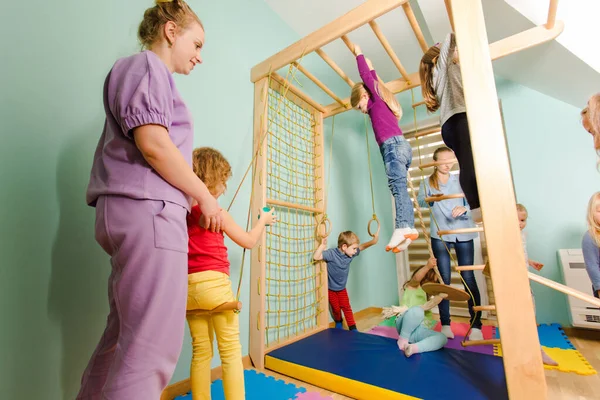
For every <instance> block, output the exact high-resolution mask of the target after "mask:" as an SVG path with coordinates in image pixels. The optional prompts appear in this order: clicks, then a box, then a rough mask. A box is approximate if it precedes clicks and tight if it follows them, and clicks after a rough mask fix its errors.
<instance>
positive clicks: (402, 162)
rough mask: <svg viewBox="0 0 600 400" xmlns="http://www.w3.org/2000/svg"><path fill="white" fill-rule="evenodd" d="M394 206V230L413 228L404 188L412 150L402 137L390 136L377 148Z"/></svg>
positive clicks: (408, 202) (410, 209)
mask: <svg viewBox="0 0 600 400" xmlns="http://www.w3.org/2000/svg"><path fill="white" fill-rule="evenodd" d="M379 150H380V152H381V157H383V163H384V165H385V173H386V175H387V177H388V186H389V188H390V191H391V192H392V195H393V196H394V202H395V205H396V222H395V227H396V228H414V227H415V215H414V211H413V205H412V201H411V199H410V196H409V195H408V190H407V188H406V175H407V172H408V167H410V163H411V162H412V148H411V147H410V144H409V143H408V142H407V141H406V139H405V138H404V136H402V135H398V136H392V137H391V138H389V139H388V140H386V141H385V142H383V143H382V144H381V146H379Z"/></svg>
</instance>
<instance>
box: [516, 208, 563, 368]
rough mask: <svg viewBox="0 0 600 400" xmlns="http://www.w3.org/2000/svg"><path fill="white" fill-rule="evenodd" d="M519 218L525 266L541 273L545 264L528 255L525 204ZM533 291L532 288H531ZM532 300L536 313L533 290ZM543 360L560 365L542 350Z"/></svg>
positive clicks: (520, 210)
mask: <svg viewBox="0 0 600 400" xmlns="http://www.w3.org/2000/svg"><path fill="white" fill-rule="evenodd" d="M517 216H518V217H519V229H520V230H521V242H522V243H523V252H524V253H525V265H526V266H530V267H532V268H534V269H535V270H536V271H540V270H541V269H542V268H544V264H542V263H540V262H537V261H533V260H531V259H529V255H528V254H527V236H526V234H525V230H524V229H525V227H526V226H527V217H528V213H527V209H526V208H525V206H524V205H523V204H517ZM530 290H531V288H530ZM531 299H532V300H533V310H534V312H535V297H534V296H533V290H531ZM542 360H543V361H544V364H546V365H552V366H556V365H558V363H557V362H556V361H554V360H553V359H552V358H550V356H549V355H548V354H546V352H545V351H544V349H543V348H542Z"/></svg>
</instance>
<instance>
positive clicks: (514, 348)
mask: <svg viewBox="0 0 600 400" xmlns="http://www.w3.org/2000/svg"><path fill="white" fill-rule="evenodd" d="M431 1H435V0H431ZM439 1H440V2H441V0H439ZM444 3H445V7H446V10H447V13H448V18H449V20H450V24H451V26H452V29H453V30H455V32H456V38H457V46H458V51H459V54H460V55H461V62H460V66H461V71H462V76H463V86H464V92H465V101H466V107H467V115H468V119H469V126H470V133H471V142H472V148H473V153H474V162H475V171H476V174H477V177H478V182H479V184H478V185H479V194H480V200H481V204H482V210H483V213H482V214H483V223H484V226H485V234H486V242H487V249H488V257H489V259H488V261H489V264H490V273H491V279H492V282H493V285H494V292H495V301H496V312H497V315H498V324H499V327H500V329H501V330H502V332H503V334H502V339H501V341H502V350H503V362H504V366H505V373H506V381H507V386H508V393H509V396H510V398H511V399H527V400H529V399H542V398H546V394H547V388H546V381H545V377H544V370H543V366H542V360H541V355H540V351H539V341H538V337H537V330H536V326H535V317H534V310H533V303H532V300H531V296H530V292H529V279H532V280H535V281H537V282H539V283H541V284H545V285H547V286H549V287H552V288H554V289H556V290H561V291H563V292H565V293H567V294H570V295H576V294H577V293H574V292H575V291H573V290H572V289H568V288H566V289H565V288H564V287H561V286H560V284H556V283H554V282H552V281H548V280H543V279H537V278H535V279H534V277H533V276H528V275H527V271H526V270H525V268H523V267H522V266H523V265H525V259H524V253H523V251H522V246H521V243H520V242H521V239H520V233H519V228H518V223H517V215H516V207H515V196H514V188H513V183H512V177H511V172H510V167H509V159H508V153H507V149H506V142H505V139H504V133H503V127H502V121H501V117H500V111H499V109H498V98H497V94H496V88H495V81H494V74H493V69H492V60H496V59H499V58H502V57H505V56H508V55H510V54H514V53H517V52H519V51H522V50H525V49H528V48H531V47H534V46H537V45H539V44H542V43H545V42H548V41H551V40H553V39H555V38H556V37H557V36H558V35H559V34H560V33H561V32H562V30H563V23H562V22H561V21H557V20H556V8H557V3H558V1H557V0H550V2H549V3H550V5H549V11H548V19H547V22H546V23H545V24H544V25H540V26H536V27H533V28H531V29H528V30H526V31H524V32H520V33H517V34H515V35H512V36H509V37H507V38H504V39H502V40H499V41H497V42H494V43H491V44H489V43H488V37H487V32H486V28H485V21H484V18H483V8H482V4H481V0H444ZM400 7H401V8H402V10H403V12H404V15H405V17H406V18H407V21H408V23H409V24H410V26H411V28H412V30H413V32H414V34H415V38H416V39H417V42H418V43H419V46H420V48H421V49H422V51H423V52H425V51H426V50H427V48H428V44H427V43H426V41H425V39H424V36H423V33H422V31H421V28H420V26H419V23H418V21H417V19H416V18H415V15H414V12H413V10H412V8H411V6H410V3H409V2H408V1H407V0H366V1H364V2H363V3H362V4H361V5H359V6H358V7H356V8H354V9H353V10H351V11H349V12H348V13H346V14H345V15H343V16H341V17H339V18H337V19H336V20H334V21H332V22H330V23H329V24H327V25H325V26H323V27H321V28H320V29H317V30H316V31H314V32H313V33H311V34H309V35H307V36H306V37H304V38H302V39H300V40H299V41H297V42H296V43H293V44H292V45H290V46H288V47H287V48H285V49H283V50H281V51H279V52H278V53H277V54H274V55H273V56H271V57H269V58H267V59H266V60H264V61H263V62H261V63H259V64H257V65H256V66H254V67H253V68H252V71H251V81H252V82H254V84H255V97H254V104H255V114H254V115H255V118H254V138H255V144H254V151H256V152H259V153H260V155H259V157H258V159H257V161H258V162H257V164H256V165H255V174H254V177H255V178H254V179H255V182H254V188H255V189H254V190H255V193H254V196H253V202H254V203H253V207H252V209H253V210H256V211H254V212H255V215H254V216H253V218H254V220H256V216H257V215H258V214H257V213H258V210H260V208H261V207H262V206H263V205H264V204H265V203H268V204H271V205H277V206H280V207H285V208H288V209H290V210H294V213H297V214H300V213H312V214H311V215H312V217H313V226H312V232H313V234H314V232H315V230H316V227H317V226H318V225H319V223H320V221H322V220H323V217H324V216H326V212H327V210H326V202H325V199H324V198H323V193H324V190H323V189H324V154H323V153H324V142H323V128H322V125H323V119H324V118H327V117H331V116H334V115H336V114H339V113H342V112H345V111H347V110H349V109H350V105H349V103H350V99H349V98H348V97H346V96H340V95H337V94H335V92H334V91H332V90H330V89H329V88H328V87H327V86H326V85H325V84H324V83H323V82H322V81H321V80H319V79H318V78H317V77H316V76H315V75H313V74H312V73H310V72H309V71H308V70H307V69H306V68H305V67H304V66H302V64H301V59H302V58H303V57H304V56H305V55H307V54H310V53H312V52H316V53H317V54H318V55H319V56H320V57H321V58H322V59H323V60H324V61H325V62H326V63H327V64H328V65H329V66H330V67H331V68H332V69H333V70H334V71H335V72H336V73H337V74H338V75H339V76H340V77H341V78H342V79H343V80H344V81H345V82H346V83H347V84H348V85H349V86H350V87H351V86H352V85H353V84H354V82H353V81H352V80H351V79H350V78H349V77H348V75H347V74H346V73H345V72H344V71H343V70H342V69H341V68H340V67H339V66H338V65H337V64H336V63H335V62H334V61H333V60H332V59H331V58H330V57H329V56H328V55H327V54H326V53H325V52H324V51H323V50H322V48H323V46H325V45H327V44H328V43H331V42H333V41H335V40H343V41H344V43H345V44H346V45H347V46H348V48H349V49H352V48H353V46H354V45H353V43H352V42H351V41H350V40H349V39H348V36H347V35H348V34H349V33H351V32H353V31H355V30H356V29H358V28H360V27H362V26H364V25H367V24H368V25H369V26H370V28H371V30H372V31H373V33H374V35H375V36H376V37H377V39H378V40H379V42H380V43H381V45H382V46H383V48H384V49H385V51H386V52H387V54H388V55H389V57H390V58H391V60H392V62H393V64H394V65H395V66H396V68H397V69H398V73H399V75H400V77H398V78H397V79H395V80H391V81H389V82H386V83H385V85H386V86H387V87H388V89H389V90H391V91H392V92H393V93H400V92H403V91H405V90H409V89H411V88H415V87H418V86H420V81H419V74H418V73H417V72H414V73H409V72H408V71H407V70H406V67H405V66H404V65H403V64H402V63H401V61H400V59H399V57H398V56H397V54H396V53H395V52H394V50H393V49H392V47H391V46H390V44H389V41H388V40H387V39H386V37H385V35H384V33H383V31H382V30H381V28H380V27H379V25H378V24H377V21H376V19H377V18H379V17H381V16H382V15H384V14H386V13H389V12H391V11H393V10H395V9H399V8H400ZM286 66H290V68H294V69H295V70H299V71H300V72H301V73H303V74H304V75H305V76H306V77H308V78H309V79H310V80H312V81H313V82H314V83H315V84H316V85H317V86H318V87H320V88H321V89H322V90H323V91H324V92H325V93H326V94H328V95H329V96H330V97H331V98H332V99H333V102H332V103H331V104H320V103H318V102H316V101H315V100H313V99H311V98H310V97H309V96H307V95H306V94H305V93H303V92H302V90H300V89H299V88H297V87H295V86H294V85H293V84H292V83H291V82H292V80H291V79H289V78H288V79H286V78H284V77H282V76H280V75H278V74H276V73H274V72H273V71H278V70H280V69H281V68H284V67H286ZM409 70H410V69H409ZM270 91H275V92H277V93H279V94H280V96H282V97H283V98H287V100H288V101H289V102H292V103H294V104H295V105H296V106H298V107H299V110H298V112H299V113H301V114H303V115H306V116H307V118H309V119H310V121H311V123H310V126H307V127H305V130H306V132H308V136H307V137H310V138H311V140H313V142H312V146H313V151H314V153H313V154H312V157H313V159H314V161H313V164H312V167H311V168H313V169H312V171H313V173H311V175H310V176H311V179H313V181H314V182H313V184H314V186H313V188H312V189H313V194H314V196H313V197H312V198H311V199H309V200H306V201H304V200H302V199H300V200H298V199H297V200H284V199H282V198H274V197H271V198H268V196H269V194H268V193H273V192H268V191H269V190H272V189H269V188H268V185H267V179H268V178H269V176H270V174H271V173H270V172H269V171H270V170H268V165H269V164H268V163H269V162H271V163H272V162H275V159H271V160H270V161H269V151H271V150H269V149H270V147H269V146H275V145H274V144H272V143H271V142H269V140H267V141H266V142H264V141H263V140H262V139H261V138H262V137H263V136H264V135H266V134H267V133H269V128H268V124H269V123H270V120H269V118H268V114H269V112H271V113H273V112H274V110H272V109H271V110H269V107H270V106H269V100H268V99H269V97H268V96H269V93H270ZM419 105H420V104H418V103H415V104H414V107H417V106H419ZM285 118H288V120H292V119H294V118H296V116H294V115H291V114H290V115H289V116H286V117H285ZM433 129H436V128H433ZM290 130H291V128H290ZM437 131H439V128H437ZM427 134H428V133H427V131H423V132H420V133H419V135H423V136H424V135H427ZM269 143H271V144H269ZM431 165H433V164H431ZM431 165H429V166H431ZM484 178H485V179H484ZM283 197H284V198H285V196H283ZM301 200H302V201H301ZM429 200H430V201H435V199H429ZM437 200H440V199H437ZM290 221H291V220H290ZM289 223H292V222H289ZM300 227H301V226H300V225H299V226H298V227H297V228H300ZM477 230H481V228H477ZM315 236H316V235H315ZM273 243H275V242H273ZM318 244H319V243H318V240H317V238H315V239H314V246H315V247H314V248H316V246H317V245H318ZM268 246H269V245H268V241H267V238H266V234H264V235H263V238H262V240H261V242H260V244H259V245H258V246H257V248H256V249H254V250H253V251H252V258H251V260H252V261H251V263H252V266H251V269H252V271H251V282H252V283H251V288H253V289H252V292H251V305H250V312H251V317H250V325H251V329H250V355H251V358H252V360H253V362H254V364H255V365H256V366H257V367H258V368H262V367H263V366H264V356H265V354H266V353H267V352H268V351H270V350H272V349H274V348H278V347H281V346H283V345H285V344H288V343H290V342H293V341H296V340H299V339H301V338H303V337H306V336H309V335H312V334H314V333H316V332H318V331H320V330H322V329H325V328H326V327H327V323H328V318H327V313H326V309H327V279H326V275H325V278H323V276H324V275H323V274H324V273H325V272H324V270H323V267H322V266H321V267H319V266H316V267H315V268H316V269H315V270H314V271H313V272H314V274H313V275H310V277H309V278H307V279H311V280H314V286H313V289H312V290H314V292H315V296H314V299H313V300H314V304H308V305H307V307H308V306H311V307H313V306H314V307H316V308H314V309H311V310H312V311H311V314H310V315H309V318H310V319H311V324H310V325H309V326H308V327H307V328H306V329H304V330H300V331H297V332H296V333H295V334H293V335H287V336H285V337H282V338H278V339H277V340H276V341H275V342H273V343H271V344H270V343H269V332H268V330H269V326H267V324H268V323H269V319H272V318H277V312H276V310H275V312H274V311H273V310H270V309H269V308H268V307H270V304H271V301H270V300H269V299H268V296H275V297H276V296H279V297H280V298H283V297H282V296H287V295H273V294H269V293H270V292H269V290H270V289H269V288H268V281H269V279H271V280H273V279H275V278H273V277H270V278H269V277H268V276H267V274H268V272H267V269H268V268H267V266H266V264H267V263H268V261H266V257H267V255H268V254H267V251H268V250H267V247H268ZM284 254H285V255H286V257H290V259H291V254H292V253H291V251H290V250H285V251H284ZM307 268H309V267H307ZM310 268H312V267H310ZM471 268H473V269H483V266H482V265H479V266H471ZM538 278H539V277H538ZM311 282H313V281H311ZM563 286H564V285H563ZM567 289H568V290H567ZM577 295H578V294H577ZM588 297H589V296H588ZM586 300H589V299H587V298H586ZM479 307H486V306H479ZM315 310H316V311H315ZM515 310H518V312H516V311H515ZM301 322H302V323H305V322H306V321H304V320H302V321H301ZM286 325H289V324H284V323H279V324H278V323H275V322H274V325H273V327H271V329H275V330H277V332H279V330H280V329H281V328H282V327H286ZM288 328H292V327H288ZM286 329H287V328H286ZM486 343H487V342H486ZM494 343H496V341H494ZM475 344H483V342H482V343H473V342H472V343H469V344H468V345H475Z"/></svg>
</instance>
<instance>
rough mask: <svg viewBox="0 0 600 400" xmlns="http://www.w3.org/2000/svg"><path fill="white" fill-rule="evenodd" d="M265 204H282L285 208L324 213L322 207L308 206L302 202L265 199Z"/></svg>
mask: <svg viewBox="0 0 600 400" xmlns="http://www.w3.org/2000/svg"><path fill="white" fill-rule="evenodd" d="M267 204H272V205H274V206H282V207H286V208H293V209H295V210H303V211H308V212H313V213H316V214H324V213H325V212H324V211H323V209H322V208H315V207H309V206H305V205H302V204H294V203H290V202H288V201H282V200H275V199H267Z"/></svg>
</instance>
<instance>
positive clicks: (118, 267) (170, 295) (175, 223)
mask: <svg viewBox="0 0 600 400" xmlns="http://www.w3.org/2000/svg"><path fill="white" fill-rule="evenodd" d="M186 213H187V210H186V209H185V208H183V207H181V206H180V205H177V204H174V203H169V202H165V201H160V200H159V201H156V200H134V199H131V198H128V197H121V196H102V197H100V198H99V199H98V202H97V204H96V240H97V241H98V243H99V244H100V246H102V248H103V249H104V250H105V251H106V252H107V253H108V254H109V255H110V256H111V265H112V273H111V275H110V278H109V280H108V301H109V306H110V312H109V314H108V318H107V321H106V329H105V330H104V334H103V335H102V338H101V339H100V343H99V344H98V346H97V347H96V350H95V351H94V354H93V355H92V358H91V359H90V362H89V364H88V366H87V368H86V370H85V372H84V374H83V378H82V381H81V389H80V392H79V395H78V396H77V399H78V400H158V399H160V395H161V392H162V390H163V389H164V388H165V386H167V384H168V383H169V381H170V379H171V376H172V375H173V371H174V370H175V365H176V363H177V359H178V357H179V353H180V351H181V346H182V342H183V335H184V328H185V313H186V301H187V251H188V247H187V246H188V236H187V228H186V220H185V219H186ZM73 301H77V299H73Z"/></svg>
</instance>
